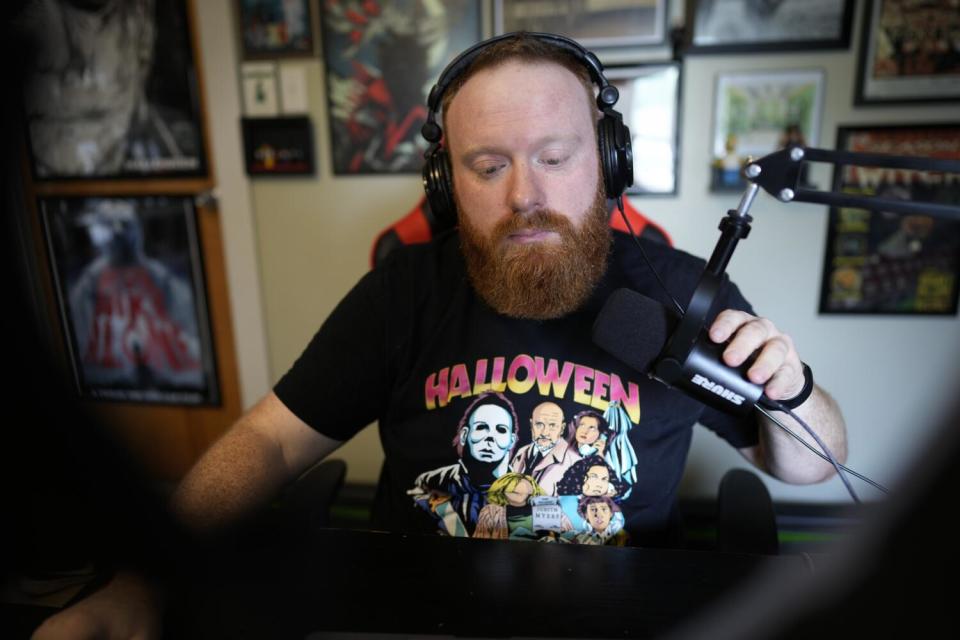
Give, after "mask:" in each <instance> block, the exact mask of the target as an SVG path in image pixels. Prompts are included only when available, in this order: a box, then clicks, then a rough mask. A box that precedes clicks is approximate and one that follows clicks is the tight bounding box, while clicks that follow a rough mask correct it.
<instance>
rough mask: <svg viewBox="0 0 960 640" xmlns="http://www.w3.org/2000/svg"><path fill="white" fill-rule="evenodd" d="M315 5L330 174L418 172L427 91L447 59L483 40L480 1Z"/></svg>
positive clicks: (392, 0)
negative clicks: (320, 34) (323, 69)
mask: <svg viewBox="0 0 960 640" xmlns="http://www.w3.org/2000/svg"><path fill="white" fill-rule="evenodd" d="M321 7H322V8H321V14H320V17H321V23H322V25H323V47H324V55H323V59H324V63H325V65H326V87H327V101H328V108H327V113H328V120H329V126H330V149H331V153H332V156H333V173H334V174H336V175H355V174H379V173H419V172H420V168H421V166H422V164H423V152H424V151H425V150H426V148H427V144H426V141H425V140H424V139H423V138H422V137H421V135H420V127H421V126H422V125H423V123H424V122H426V118H427V106H426V102H427V94H428V93H429V91H430V87H431V86H433V83H434V82H435V81H436V79H437V77H438V76H439V75H440V72H441V71H443V68H444V67H445V66H446V65H447V63H448V62H450V61H451V60H452V59H453V58H454V57H455V56H456V55H457V54H459V53H460V52H461V51H463V50H464V49H466V48H467V47H469V46H470V45H473V44H475V43H476V42H478V41H479V40H480V39H481V31H482V20H481V15H480V14H481V3H479V2H474V1H473V0H449V1H448V2H442V3H441V2H433V1H431V0H383V1H381V2H378V3H360V4H359V5H358V6H357V7H356V8H355V7H353V6H352V5H351V6H347V4H346V3H336V2H324V3H322V5H321ZM357 11H364V12H365V13H363V15H362V16H361V15H360V14H357V13H356V12H357ZM355 14H356V15H355ZM361 18H362V19H361Z"/></svg>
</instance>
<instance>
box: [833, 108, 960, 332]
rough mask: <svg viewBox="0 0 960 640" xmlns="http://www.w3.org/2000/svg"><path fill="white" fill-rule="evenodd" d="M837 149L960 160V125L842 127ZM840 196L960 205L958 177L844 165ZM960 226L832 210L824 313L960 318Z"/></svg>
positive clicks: (837, 187) (838, 177)
mask: <svg viewBox="0 0 960 640" xmlns="http://www.w3.org/2000/svg"><path fill="white" fill-rule="evenodd" d="M837 148H838V149H842V150H846V151H856V152H865V153H882V154H889V155H896V156H924V157H929V158H941V159H950V160H958V159H960V123H952V124H942V125H941V124H929V125H916V126H899V125H898V126H867V127H840V129H839V132H838V136H837ZM834 191H837V192H843V193H850V194H855V195H864V196H879V197H884V198H894V199H899V200H913V201H916V202H930V203H940V204H951V205H954V206H956V205H960V173H946V172H933V171H915V170H907V169H887V168H876V167H860V166H844V167H838V168H837V170H835V173H834ZM958 276H960V221H958V220H951V219H948V218H944V217H937V216H934V215H922V214H909V215H908V214H902V213H893V212H889V211H868V210H865V209H856V208H850V207H834V208H831V210H830V216H829V225H828V230H827V247H826V255H825V264H824V272H823V281H822V285H821V295H820V312H821V313H878V314H880V313H882V314H933V315H956V313H957V292H958V282H957V280H958Z"/></svg>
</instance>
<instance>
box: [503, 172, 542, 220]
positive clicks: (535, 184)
mask: <svg viewBox="0 0 960 640" xmlns="http://www.w3.org/2000/svg"><path fill="white" fill-rule="evenodd" d="M509 198H510V203H509V204H510V210H511V211H513V212H514V213H517V214H525V213H530V212H533V211H536V210H538V209H540V208H542V207H543V206H544V205H545V204H546V202H545V198H544V192H543V188H542V185H541V184H540V176H539V175H537V172H536V169H535V168H534V167H533V166H531V164H530V163H529V162H527V161H518V162H514V164H513V170H512V172H511V174H510V194H509Z"/></svg>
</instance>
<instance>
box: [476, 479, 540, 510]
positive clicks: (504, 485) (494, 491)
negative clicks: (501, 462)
mask: <svg viewBox="0 0 960 640" xmlns="http://www.w3.org/2000/svg"><path fill="white" fill-rule="evenodd" d="M524 480H526V481H527V482H529V483H530V486H531V487H533V493H531V494H530V495H531V496H543V495H546V492H544V490H543V488H542V487H541V486H540V485H539V484H537V481H536V480H535V479H534V477H533V476H528V475H526V474H524V473H518V472H516V471H510V472H508V473H505V474H503V475H502V476H500V477H499V478H497V479H496V480H494V481H493V484H491V485H490V488H489V489H487V502H489V503H491V504H498V505H501V506H505V505H506V504H507V496H506V494H507V492H509V491H513V490H514V489H516V488H517V485H518V484H520V483H521V482H523V481H524Z"/></svg>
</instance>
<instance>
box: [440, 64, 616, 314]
mask: <svg viewBox="0 0 960 640" xmlns="http://www.w3.org/2000/svg"><path fill="white" fill-rule="evenodd" d="M595 119H596V109H595V108H594V107H593V106H592V104H591V103H590V102H589V100H588V99H587V94H586V90H585V88H584V86H583V85H582V84H581V83H580V81H579V79H578V78H577V77H576V76H575V75H574V74H573V73H571V72H570V71H568V70H567V69H564V68H563V67H561V66H559V65H556V64H552V63H524V62H518V61H511V62H507V63H504V64H502V65H500V66H497V67H494V68H492V69H486V70H483V71H480V72H478V73H477V74H476V75H474V76H473V77H471V78H470V79H469V80H468V81H467V82H466V83H465V84H464V85H463V87H462V88H461V89H460V91H459V92H458V93H457V95H456V96H454V98H453V99H452V101H451V103H450V105H449V108H448V113H447V114H446V118H445V122H446V125H447V126H446V131H447V141H448V143H449V153H450V160H451V165H452V168H453V178H454V194H455V199H456V203H457V209H458V212H459V216H460V230H461V231H460V232H461V242H462V247H463V252H464V257H465V259H466V262H467V270H468V274H469V275H470V278H471V282H472V284H473V285H474V288H475V289H477V291H478V293H479V294H480V295H481V297H483V298H484V300H486V302H487V303H488V304H490V305H491V306H492V307H493V308H494V309H496V310H497V311H499V312H500V313H503V314H506V315H510V316H515V317H525V318H535V319H545V318H555V317H560V316H562V315H566V314H567V313H569V312H571V311H573V310H575V309H576V308H577V307H579V305H580V304H582V302H583V301H584V300H585V299H586V297H587V296H588V295H589V293H590V292H591V291H592V289H593V286H594V284H595V283H596V281H597V280H598V279H599V277H600V276H601V275H602V273H603V270H604V268H605V266H606V256H607V253H608V251H609V245H610V234H609V230H608V229H607V213H606V200H605V197H604V194H603V187H602V181H601V180H600V169H599V160H598V152H597V139H596V133H595V131H594V121H595Z"/></svg>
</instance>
